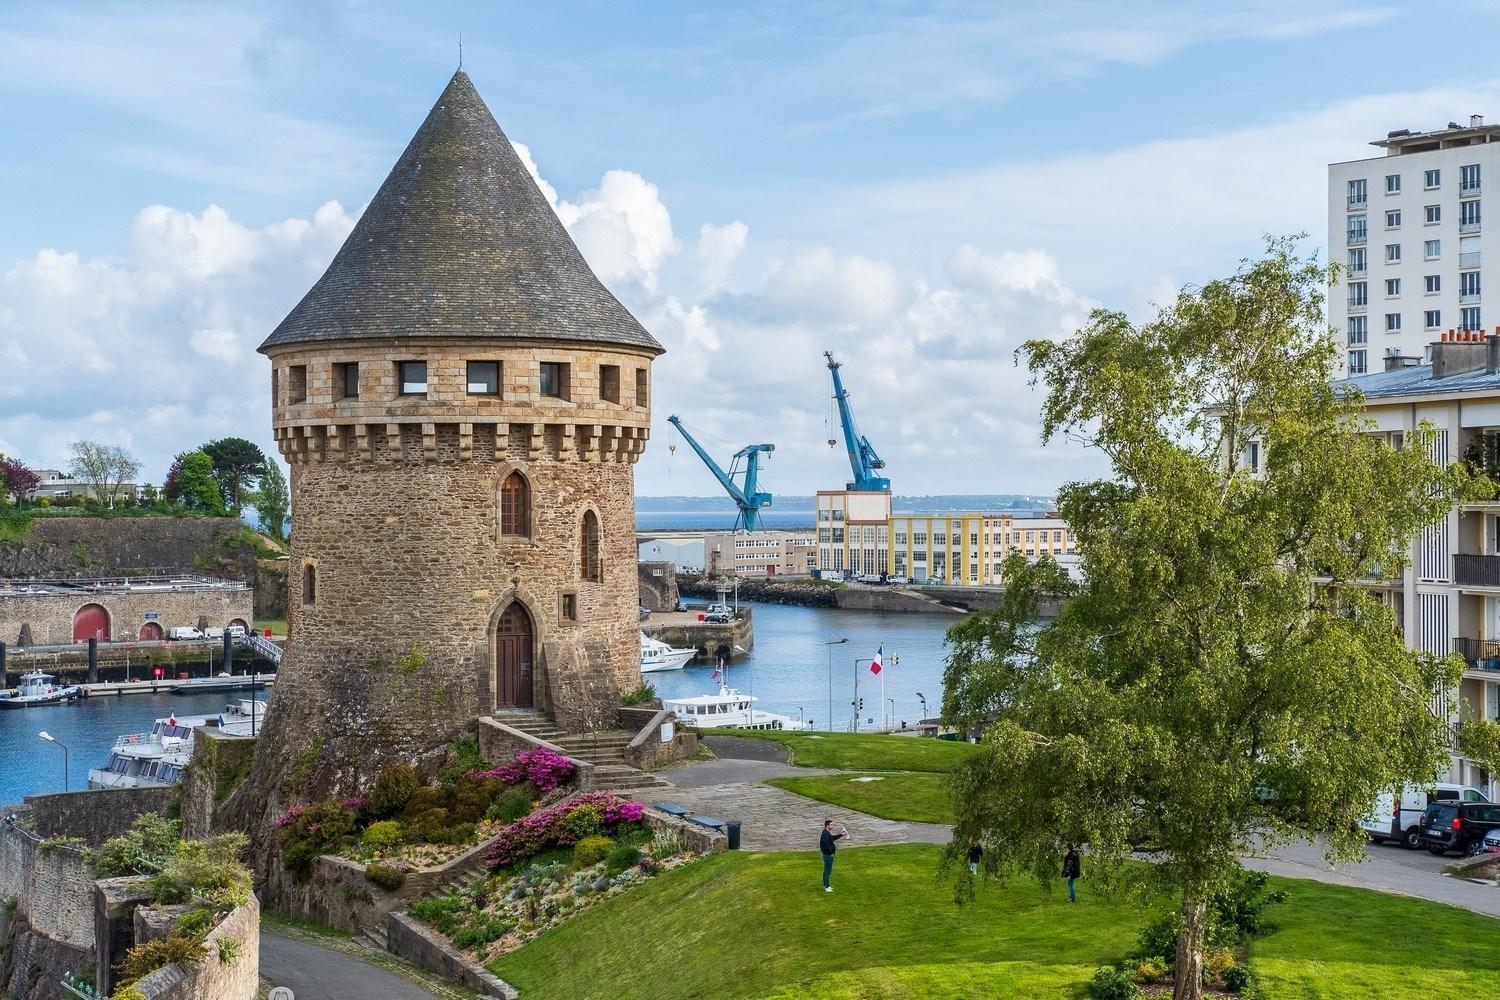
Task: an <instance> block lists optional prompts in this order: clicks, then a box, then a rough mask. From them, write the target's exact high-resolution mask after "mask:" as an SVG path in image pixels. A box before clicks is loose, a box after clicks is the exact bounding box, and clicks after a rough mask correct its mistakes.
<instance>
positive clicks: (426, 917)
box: [407, 892, 470, 934]
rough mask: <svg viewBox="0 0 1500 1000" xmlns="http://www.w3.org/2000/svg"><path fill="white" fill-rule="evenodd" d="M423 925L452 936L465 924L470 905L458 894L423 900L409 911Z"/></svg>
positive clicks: (414, 904) (452, 893) (417, 902)
mask: <svg viewBox="0 0 1500 1000" xmlns="http://www.w3.org/2000/svg"><path fill="white" fill-rule="evenodd" d="M407 912H408V913H410V914H411V915H412V916H414V917H416V918H417V919H418V920H420V921H422V923H424V924H427V925H429V926H431V927H435V928H437V930H438V931H439V932H440V933H443V934H451V933H453V931H454V930H456V929H457V928H458V927H459V926H460V925H462V924H463V923H464V917H465V915H466V914H468V913H469V912H470V908H469V903H468V901H467V900H465V899H464V898H463V897H462V896H460V895H459V894H458V893H456V892H450V893H448V894H447V895H444V896H435V897H432V898H431V899H428V898H423V899H419V900H417V901H416V902H415V903H413V904H411V907H410V908H409V909H408V910H407Z"/></svg>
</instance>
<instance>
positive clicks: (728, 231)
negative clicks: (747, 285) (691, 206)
mask: <svg viewBox="0 0 1500 1000" xmlns="http://www.w3.org/2000/svg"><path fill="white" fill-rule="evenodd" d="M749 237H750V227H749V226H746V225H745V224H744V223H743V222H738V221H736V222H731V223H729V224H728V225H725V226H716V225H714V224H713V223H711V222H705V223H704V224H703V225H702V226H700V227H699V229H698V247H697V254H698V265H699V268H700V271H701V276H702V281H703V287H704V289H705V291H709V292H716V291H718V290H719V289H721V288H723V287H724V284H725V282H727V281H728V280H729V273H730V271H731V270H732V269H733V268H734V265H735V262H736V261H737V260H739V258H740V254H742V253H744V251H745V242H746V240H748V239H749Z"/></svg>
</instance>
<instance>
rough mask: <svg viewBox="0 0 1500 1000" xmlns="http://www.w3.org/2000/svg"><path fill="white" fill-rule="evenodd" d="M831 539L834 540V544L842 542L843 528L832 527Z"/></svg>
mask: <svg viewBox="0 0 1500 1000" xmlns="http://www.w3.org/2000/svg"><path fill="white" fill-rule="evenodd" d="M833 540H834V542H835V544H839V545H842V544H843V542H844V529H843V528H834V529H833Z"/></svg>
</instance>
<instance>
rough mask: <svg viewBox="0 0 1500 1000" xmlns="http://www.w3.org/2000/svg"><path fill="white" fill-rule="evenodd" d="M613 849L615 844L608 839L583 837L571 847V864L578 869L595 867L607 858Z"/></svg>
mask: <svg viewBox="0 0 1500 1000" xmlns="http://www.w3.org/2000/svg"><path fill="white" fill-rule="evenodd" d="M614 849H615V842H614V841H613V840H610V839H609V838H608V837H600V836H592V837H584V838H583V839H582V840H580V841H579V842H578V843H576V844H574V845H573V864H574V865H576V866H578V867H579V868H587V867H588V866H589V865H597V864H598V863H599V862H601V861H603V860H604V859H605V858H607V857H609V853H610V851H613V850H614Z"/></svg>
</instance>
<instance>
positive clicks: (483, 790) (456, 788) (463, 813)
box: [448, 775, 507, 823]
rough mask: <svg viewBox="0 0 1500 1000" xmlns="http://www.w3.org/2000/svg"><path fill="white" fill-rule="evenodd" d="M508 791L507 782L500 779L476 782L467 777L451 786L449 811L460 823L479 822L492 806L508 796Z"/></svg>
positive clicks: (486, 779)
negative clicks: (502, 797)
mask: <svg viewBox="0 0 1500 1000" xmlns="http://www.w3.org/2000/svg"><path fill="white" fill-rule="evenodd" d="M506 791H507V789H506V787H505V782H503V781H501V780H500V779H499V778H485V779H484V780H482V781H475V780H474V779H473V778H470V777H468V776H467V775H465V776H464V777H463V778H460V779H459V780H458V782H457V783H456V784H454V785H452V786H451V790H450V792H449V796H448V801H449V803H450V804H449V811H450V812H452V813H453V817H454V819H456V820H458V821H459V822H463V823H475V822H478V821H479V820H481V819H483V818H484V816H485V813H486V812H488V811H489V808H490V806H491V805H493V804H494V803H495V802H496V801H497V800H498V799H499V798H500V797H501V796H503V795H505V794H506Z"/></svg>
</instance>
